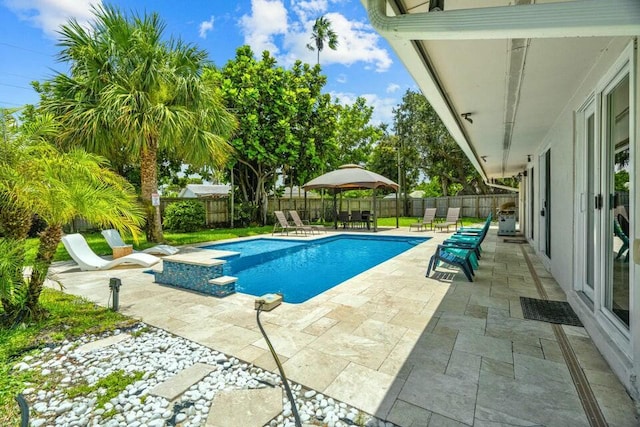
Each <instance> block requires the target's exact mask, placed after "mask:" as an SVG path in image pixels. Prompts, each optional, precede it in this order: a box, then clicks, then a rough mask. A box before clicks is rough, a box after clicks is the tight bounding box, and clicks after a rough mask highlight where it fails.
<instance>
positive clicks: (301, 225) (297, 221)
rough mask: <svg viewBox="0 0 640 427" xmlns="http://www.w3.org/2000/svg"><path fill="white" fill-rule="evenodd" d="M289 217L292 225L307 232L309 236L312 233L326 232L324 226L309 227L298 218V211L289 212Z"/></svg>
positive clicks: (309, 225)
mask: <svg viewBox="0 0 640 427" xmlns="http://www.w3.org/2000/svg"><path fill="white" fill-rule="evenodd" d="M289 216H290V217H291V219H292V220H293V223H294V224H295V225H296V227H299V228H301V229H304V230H305V231H306V230H308V231H309V232H311V234H313V232H317V233H318V234H319V233H320V232H321V231H324V232H326V230H325V228H324V225H311V224H309V223H308V222H307V223H305V222H304V221H303V220H302V219H301V218H300V215H298V211H289Z"/></svg>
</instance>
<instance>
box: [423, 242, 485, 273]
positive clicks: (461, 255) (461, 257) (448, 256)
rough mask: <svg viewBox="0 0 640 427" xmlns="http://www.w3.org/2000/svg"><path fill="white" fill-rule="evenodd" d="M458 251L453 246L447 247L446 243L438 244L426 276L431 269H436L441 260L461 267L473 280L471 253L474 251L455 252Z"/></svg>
mask: <svg viewBox="0 0 640 427" xmlns="http://www.w3.org/2000/svg"><path fill="white" fill-rule="evenodd" d="M455 252H456V251H454V250H452V249H451V248H447V247H446V246H444V245H438V247H437V248H436V252H435V253H434V254H433V256H432V257H431V259H430V260H429V267H428V268H427V274H426V275H425V276H426V277H429V274H430V273H431V270H432V269H433V271H436V267H437V266H438V263H439V262H443V263H445V264H449V265H452V266H454V267H460V269H461V270H462V272H463V273H464V275H465V276H467V279H468V280H469V281H470V282H473V276H474V272H473V266H472V265H471V259H470V257H471V254H472V253H473V251H462V252H458V253H455Z"/></svg>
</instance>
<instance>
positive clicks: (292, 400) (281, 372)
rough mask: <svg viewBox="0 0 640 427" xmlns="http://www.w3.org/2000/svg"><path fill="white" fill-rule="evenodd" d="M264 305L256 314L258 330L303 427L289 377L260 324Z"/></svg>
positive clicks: (297, 421) (261, 303)
mask: <svg viewBox="0 0 640 427" xmlns="http://www.w3.org/2000/svg"><path fill="white" fill-rule="evenodd" d="M263 305H264V301H260V303H259V305H258V310H257V313H256V320H257V322H258V328H260V332H261V333H262V336H263V337H264V340H265V341H266V343H267V346H268V347H269V351H270V352H271V355H272V356H273V360H275V362H276V365H277V366H278V371H280V378H282V384H284V390H285V391H286V393H287V397H288V398H289V402H290V403H291V412H292V413H293V418H294V420H295V422H296V427H302V422H301V421H300V415H298V407H297V406H296V401H295V399H294V398H293V393H291V388H290V387H289V381H287V376H286V375H285V374H284V368H283V367H282V364H281V363H280V359H278V355H277V354H276V351H275V350H274V349H273V346H272V345H271V341H269V337H267V333H266V332H265V330H264V328H263V327H262V323H260V312H261V311H262V306H263Z"/></svg>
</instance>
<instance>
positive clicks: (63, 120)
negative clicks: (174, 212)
mask: <svg viewBox="0 0 640 427" xmlns="http://www.w3.org/2000/svg"><path fill="white" fill-rule="evenodd" d="M94 14H95V20H94V21H92V23H91V26H90V27H89V28H85V27H83V26H81V25H80V24H79V23H78V22H76V21H75V20H71V21H70V22H68V23H67V24H66V25H63V26H62V28H61V30H60V42H59V46H60V47H61V51H60V53H59V55H58V58H59V60H60V61H62V62H66V63H68V64H69V68H70V73H69V75H67V74H62V73H60V74H57V75H56V76H55V77H54V78H53V79H52V80H51V81H50V82H48V83H47V84H45V85H42V86H41V88H42V90H43V96H42V101H41V105H42V106H43V107H44V108H45V109H46V110H48V111H50V112H52V113H53V114H54V115H55V116H56V117H58V118H59V120H60V125H61V127H60V142H61V143H62V145H63V146H64V147H70V146H82V147H85V148H86V149H87V150H89V151H91V152H94V153H98V154H101V155H104V156H106V157H108V158H114V159H119V158H122V157H124V158H126V159H129V161H136V162H138V163H139V164H140V181H141V198H142V201H143V203H144V205H145V207H146V216H147V238H148V240H150V241H161V240H162V239H163V236H162V225H161V223H160V212H159V206H152V205H151V195H152V193H155V192H157V190H158V170H157V159H158V153H159V150H165V151H166V153H167V156H168V157H170V158H179V159H180V160H182V161H184V162H186V163H190V164H193V165H196V166H202V165H214V164H218V165H222V164H224V163H225V161H226V160H227V157H228V155H229V153H230V151H231V150H230V146H229V145H228V144H227V143H226V140H227V139H228V138H229V137H230V135H231V134H232V133H233V131H234V130H235V127H236V122H235V119H234V117H233V115H232V114H230V113H229V112H228V111H227V110H226V109H225V108H224V106H223V104H222V103H221V100H220V97H219V95H218V93H217V92H216V90H215V88H214V87H212V86H210V85H208V84H206V83H205V82H204V81H203V80H202V79H201V73H202V70H203V68H204V66H205V65H206V64H207V54H206V52H205V51H202V50H200V49H197V48H196V47H195V46H192V45H190V44H187V43H184V42H182V41H181V40H179V39H168V40H165V39H164V38H163V37H164V30H165V24H164V23H163V22H162V21H161V19H160V18H159V16H158V15H157V14H156V13H151V14H145V15H144V16H139V15H131V16H128V15H125V14H123V13H122V12H120V11H119V10H118V9H117V8H115V7H111V6H106V7H97V8H94Z"/></svg>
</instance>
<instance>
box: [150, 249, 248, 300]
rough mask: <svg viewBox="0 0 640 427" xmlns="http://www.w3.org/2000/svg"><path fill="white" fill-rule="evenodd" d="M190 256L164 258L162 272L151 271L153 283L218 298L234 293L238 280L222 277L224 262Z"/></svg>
mask: <svg viewBox="0 0 640 427" xmlns="http://www.w3.org/2000/svg"><path fill="white" fill-rule="evenodd" d="M190 255H191V254H182V255H172V256H168V257H164V258H163V260H162V270H161V271H159V270H153V273H154V275H155V282H156V283H161V284H163V285H169V286H174V287H176V288H183V289H190V290H193V291H197V292H202V293H205V294H207V295H213V296H215V297H219V298H220V297H225V296H227V295H230V294H232V293H235V291H236V281H237V280H238V279H236V278H235V277H231V276H226V275H224V273H223V266H224V264H225V263H226V261H224V260H219V259H200V260H197V259H194V258H193V256H190Z"/></svg>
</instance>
